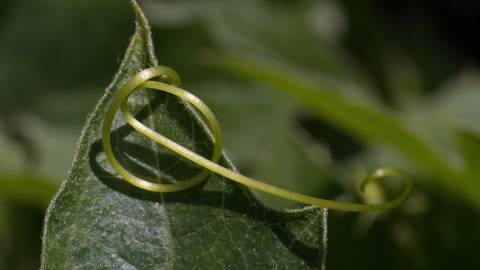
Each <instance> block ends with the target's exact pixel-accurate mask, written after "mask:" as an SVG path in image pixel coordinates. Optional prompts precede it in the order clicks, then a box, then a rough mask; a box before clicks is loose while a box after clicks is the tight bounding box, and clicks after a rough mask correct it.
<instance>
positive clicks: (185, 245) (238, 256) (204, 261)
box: [42, 1, 326, 269]
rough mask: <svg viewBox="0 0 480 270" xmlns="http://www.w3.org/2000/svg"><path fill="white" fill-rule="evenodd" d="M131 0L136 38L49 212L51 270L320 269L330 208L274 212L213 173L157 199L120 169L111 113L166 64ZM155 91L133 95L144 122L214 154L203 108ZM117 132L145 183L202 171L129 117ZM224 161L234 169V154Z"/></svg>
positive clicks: (127, 162)
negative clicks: (133, 82) (111, 147)
mask: <svg viewBox="0 0 480 270" xmlns="http://www.w3.org/2000/svg"><path fill="white" fill-rule="evenodd" d="M132 2H133V4H134V9H135V11H136V13H137V28H136V32H135V34H134V36H133V37H132V40H131V43H130V46H129V48H128V50H127V53H126V56H125V58H124V61H123V63H122V65H121V67H120V70H119V72H118V73H117V75H116V77H115V79H114V81H113V83H112V84H111V86H110V87H109V88H108V89H107V90H106V93H105V95H104V97H103V98H102V99H101V100H100V101H99V103H98V105H97V107H96V109H95V111H94V112H93V113H92V114H91V115H90V117H89V119H88V121H87V124H86V126H85V128H84V131H83V134H82V137H81V141H80V144H79V148H78V151H77V155H76V158H75V161H74V165H73V168H72V170H71V172H70V174H69V176H68V177H67V180H66V181H65V182H64V184H63V186H62V188H61V191H60V192H59V193H58V195H57V196H56V198H55V199H54V201H53V202H52V204H51V207H50V208H49V210H48V212H47V218H46V225H45V232H44V236H43V240H44V246H43V256H42V260H43V264H42V269H63V268H92V267H94V268H106V269H120V268H122V269H135V268H144V269H164V268H179V269H183V268H188V269H190V268H199V269H230V268H233V267H239V268H242V269H246V268H260V269H261V268H295V269H302V268H319V267H320V265H321V264H322V261H323V255H322V254H323V252H324V251H325V247H324V244H325V241H324V240H325V239H324V237H325V229H326V227H325V225H326V224H325V218H326V212H325V211H323V210H320V209H312V208H307V209H303V210H296V211H291V212H278V211H273V210H271V209H268V208H265V207H264V206H262V205H261V204H259V203H258V202H256V201H255V199H254V198H253V197H252V196H251V194H250V193H249V192H248V190H246V189H245V188H244V187H241V186H239V185H237V184H234V183H233V182H231V181H229V180H226V179H223V178H222V177H219V176H218V175H213V174H212V175H210V177H209V178H208V180H207V182H206V183H205V184H204V185H202V186H199V187H196V188H193V189H190V190H187V191H185V192H177V193H172V194H156V193H150V192H146V191H142V190H139V189H137V188H135V187H134V186H131V185H129V184H127V183H126V182H125V181H122V179H119V178H117V177H116V176H115V173H114V172H112V171H111V169H110V168H109V166H108V162H107V161H106V160H105V158H104V156H103V155H102V149H101V143H100V139H101V125H102V120H103V116H104V113H105V110H106V107H107V106H108V104H109V102H110V100H111V99H112V98H113V95H114V94H115V92H116V91H118V89H119V88H120V87H121V86H122V84H124V83H125V82H126V81H127V80H128V79H129V78H131V76H133V75H134V74H135V73H137V72H138V71H140V70H142V69H144V68H146V67H148V66H152V65H156V64H157V60H156V59H155V56H154V55H153V53H152V51H153V50H152V41H151V38H150V30H149V25H148V23H147V22H146V20H145V18H144V17H143V14H142V13H141V11H140V9H139V7H138V6H137V5H136V3H135V2H134V1H132ZM148 93H149V92H140V93H138V94H137V95H135V96H133V97H132V98H131V99H130V101H131V102H130V105H131V108H132V109H133V111H135V112H137V117H138V118H139V119H142V120H144V121H147V122H148V124H149V125H150V126H152V127H153V128H155V129H156V130H158V131H159V132H161V133H164V134H166V135H167V136H169V137H171V138H175V140H176V141H178V142H179V143H180V144H183V145H185V146H186V147H189V148H192V149H193V150H194V151H197V152H198V153H201V154H204V155H208V153H209V152H210V149H211V147H212V141H211V138H210V136H209V135H208V132H206V130H205V127H204V125H203V124H201V123H200V122H199V120H198V119H200V118H199V117H198V116H197V114H196V112H195V111H193V110H192V109H191V108H190V106H186V105H185V104H184V103H183V102H181V101H179V100H177V99H175V98H172V97H170V96H168V95H166V94H160V93H158V95H150V94H148ZM112 135H113V138H115V140H114V141H115V148H116V149H118V150H120V151H119V152H118V153H117V154H118V155H120V156H121V157H122V160H123V161H124V166H127V167H128V168H129V169H130V170H133V171H134V172H137V173H141V174H142V175H144V176H145V177H149V178H152V179H159V177H160V176H163V178H167V179H170V180H171V181H176V180H177V179H180V178H184V177H188V176H190V175H191V174H194V173H196V172H198V168H196V167H195V166H193V165H192V164H190V163H189V162H188V161H186V160H182V159H179V158H178V157H177V156H175V155H173V154H171V153H170V152H168V151H166V150H165V149H163V148H160V147H157V146H156V145H155V144H152V143H151V142H150V141H149V140H146V139H145V138H143V137H142V136H140V135H137V134H135V133H132V131H131V129H130V128H129V127H128V126H125V123H123V122H122V121H121V120H120V119H118V122H117V123H116V124H115V130H114V131H113V132H112ZM222 164H223V165H224V166H228V167H231V168H232V169H233V167H232V165H231V164H230V162H229V161H228V160H227V159H226V158H223V160H222ZM152 181H155V180H152ZM199 243H200V246H199ZM202 245H204V246H202Z"/></svg>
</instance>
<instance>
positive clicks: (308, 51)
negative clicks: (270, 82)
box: [205, 0, 370, 94]
mask: <svg viewBox="0 0 480 270" xmlns="http://www.w3.org/2000/svg"><path fill="white" fill-rule="evenodd" d="M322 2H323V1H322ZM222 3H223V5H219V6H218V7H217V8H216V9H212V12H210V13H209V14H208V15H209V16H208V17H206V18H205V20H206V22H207V25H208V27H209V28H208V29H209V30H210V32H211V33H212V36H213V38H214V39H215V41H216V43H217V44H219V45H220V46H222V47H223V48H224V49H229V50H232V49H234V50H241V51H243V52H245V51H249V52H254V53H257V54H262V55H270V56H274V57H278V58H281V59H287V60H288V61H289V62H294V63H296V64H297V65H300V66H302V67H307V68H309V69H312V70H315V71H318V72H319V73H321V74H325V75H326V76H327V77H329V78H332V79H334V80H338V81H341V82H342V83H344V84H346V85H347V84H348V85H350V87H351V88H356V89H358V88H360V89H362V91H363V92H364V93H362V94H367V91H368V90H370V88H369V87H366V86H368V85H370V82H369V79H368V78H367V76H366V75H365V73H364V72H363V69H362V68H360V67H359V66H358V64H357V63H356V61H355V60H354V59H353V57H352V56H351V55H350V54H349V53H348V51H347V50H345V49H344V48H343V47H342V46H341V45H339V44H335V45H334V44H331V43H330V42H327V41H326V40H325V38H322V36H321V35H318V34H317V31H318V30H317V28H318V26H316V22H315V21H313V20H312V18H311V17H310V16H309V14H310V13H311V12H312V11H314V10H316V12H317V13H318V12H320V10H319V9H321V8H322V6H321V5H320V4H318V3H316V2H315V1H296V2H289V3H287V2H284V3H282V4H273V3H272V2H270V1H265V0H246V1H223V2H222ZM325 8H328V5H324V9H325ZM337 8H340V6H337ZM324 19H325V17H324ZM329 23H330V25H328V28H329V29H335V28H336V26H335V25H332V24H333V23H335V21H330V22H329ZM338 31H341V27H339V28H338ZM357 92H358V91H357Z"/></svg>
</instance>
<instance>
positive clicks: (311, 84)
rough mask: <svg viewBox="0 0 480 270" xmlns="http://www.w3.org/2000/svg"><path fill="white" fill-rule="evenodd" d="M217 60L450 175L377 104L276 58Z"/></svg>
mask: <svg viewBox="0 0 480 270" xmlns="http://www.w3.org/2000/svg"><path fill="white" fill-rule="evenodd" d="M218 63H219V64H220V65H222V66H223V67H225V68H227V69H229V70H231V71H233V72H235V73H237V74H239V75H241V76H244V77H246V78H250V79H254V80H256V81H259V82H262V83H265V84H267V85H269V86H272V87H273V88H274V89H276V90H279V91H280V92H282V93H284V94H286V95H288V96H290V97H292V98H294V99H295V100H296V101H297V102H299V103H300V104H302V105H303V106H305V108H307V109H309V110H310V111H311V112H312V113H314V114H315V115H316V116H318V117H319V118H321V119H323V120H325V121H327V122H329V123H330V124H332V125H333V126H337V127H338V128H340V129H342V130H344V131H346V132H347V133H349V134H352V135H353V136H355V137H357V138H359V139H361V140H363V141H366V142H371V141H376V142H380V143H383V144H386V145H390V146H392V147H394V148H395V149H396V150H398V151H400V152H401V153H403V154H404V155H405V156H406V157H408V158H410V159H411V160H412V161H414V162H416V163H417V164H418V165H419V166H420V167H422V168H423V169H424V170H425V171H427V172H429V173H431V174H434V175H438V174H442V173H447V175H452V170H451V168H450V166H449V165H448V164H447V163H446V162H445V161H444V160H443V158H442V157H441V156H440V155H439V154H438V153H436V152H435V151H434V150H433V149H431V147H430V146H429V145H428V144H427V143H425V142H424V141H423V140H421V139H420V138H419V137H417V136H416V135H415V134H413V133H412V132H411V131H410V130H409V129H408V128H407V127H406V126H405V125H404V124H403V123H401V121H400V120H399V119H398V118H396V117H395V116H394V115H392V114H390V113H389V112H388V111H387V110H385V109H383V108H381V107H380V105H378V104H374V103H373V102H369V103H368V104H363V102H358V101H357V102H355V101H350V100H348V99H347V98H344V97H342V96H339V95H336V94H334V92H335V91H336V90H337V89H336V88H335V86H334V85H331V84H328V83H326V82H324V81H319V80H317V79H314V78H312V76H310V75H309V74H307V73H303V72H301V71H300V70H297V69H294V68H291V67H288V66H287V65H285V64H284V63H282V62H280V61H271V60H267V59H265V58H263V59H262V58H261V57H259V56H257V57H252V55H246V54H243V55H241V54H237V55H233V54H232V53H228V54H223V55H222V56H220V57H218Z"/></svg>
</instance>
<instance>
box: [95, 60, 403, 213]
mask: <svg viewBox="0 0 480 270" xmlns="http://www.w3.org/2000/svg"><path fill="white" fill-rule="evenodd" d="M157 77H159V78H162V79H163V80H165V81H169V82H171V83H170V84H169V83H163V82H159V81H154V80H151V79H153V78H157ZM180 85H181V80H180V77H179V76H178V74H177V73H176V72H175V71H174V70H173V69H171V68H169V67H165V66H157V67H152V68H148V69H145V70H143V71H141V72H139V73H138V74H136V75H135V76H133V77H132V79H130V81H128V82H127V83H126V84H125V85H124V86H123V87H122V88H121V89H120V90H119V91H118V92H117V94H116V95H115V96H114V98H113V100H112V102H111V104H110V106H109V107H108V109H107V112H106V115H105V118H104V122H103V128H102V144H103V149H104V151H105V155H106V158H107V160H108V162H109V163H110V164H111V166H112V167H113V169H114V170H115V171H116V172H117V173H118V174H119V175H120V176H121V177H122V178H123V179H125V180H126V181H128V182H129V183H131V184H132V185H134V186H136V187H138V188H141V189H144V190H148V191H152V192H176V191H181V190H185V189H188V188H191V187H194V186H196V185H198V184H200V183H201V182H202V181H204V180H205V179H206V178H207V177H208V175H209V174H210V173H212V172H213V173H216V174H218V175H221V176H223V177H225V178H228V179H230V180H233V181H235V182H237V183H240V184H242V185H244V186H246V187H249V188H252V189H256V190H259V191H262V192H265V193H269V194H271V195H274V196H278V197H280V198H284V199H287V200H291V201H295V202H298V203H302V204H307V205H312V206H316V207H320V208H329V209H335V210H341V211H352V212H367V211H381V210H389V209H393V208H396V207H398V206H400V205H402V204H403V203H404V202H405V201H406V200H407V199H408V197H409V196H410V193H411V191H412V181H411V179H410V177H409V176H408V175H407V174H405V173H404V172H403V171H401V170H398V169H394V168H381V169H376V170H374V171H372V172H371V173H369V174H368V175H367V176H366V177H365V178H364V179H363V181H362V183H361V184H360V191H361V192H363V191H364V189H365V186H366V185H367V184H369V183H371V182H373V181H376V180H379V179H381V178H385V177H388V176H397V177H400V178H401V179H403V184H404V185H403V190H402V191H401V193H400V194H399V195H398V196H397V197H396V198H394V199H393V200H391V201H388V202H385V203H380V204H357V203H348V202H340V201H334V200H326V199H321V198H317V197H313V196H307V195H304V194H300V193H297V192H293V191H290V190H286V189H282V188H279V187H276V186H273V185H269V184H266V183H264V182H261V181H258V180H255V179H252V178H250V177H247V176H244V175H242V174H240V173H238V172H235V171H232V170H230V169H228V168H225V167H223V166H221V165H219V164H218V161H219V160H220V158H221V155H222V143H223V138H222V133H221V130H220V124H219V122H218V120H217V118H216V117H215V115H214V114H213V113H212V111H211V110H210V109H209V108H208V107H207V105H205V103H203V102H202V101H201V100H200V99H199V98H198V97H196V96H194V95H193V94H191V93H190V92H188V91H186V90H184V89H182V88H180ZM139 89H153V90H158V91H163V92H167V93H169V94H172V95H175V96H177V97H179V98H180V99H182V100H184V101H186V102H188V103H190V104H191V105H193V106H194V107H195V108H196V109H197V110H198V111H199V112H200V113H201V114H203V116H204V117H205V119H206V120H207V122H208V124H209V126H210V129H211V132H212V134H213V140H214V149H213V154H212V156H211V157H210V159H207V158H205V157H203V156H201V155H199V154H197V153H195V152H193V151H191V150H189V149H187V148H185V147H183V146H182V145H180V144H177V143H176V142H175V141H173V140H171V139H169V138H167V137H165V136H163V135H161V134H159V133H157V132H156V131H154V130H152V129H150V128H149V127H147V126H146V125H144V124H143V123H141V122H140V121H138V120H137V119H136V118H135V117H134V116H133V115H132V114H131V113H130V111H129V109H128V98H129V97H130V95H132V94H133V93H134V92H135V91H137V90H139ZM118 110H120V111H121V114H122V116H123V119H124V120H125V122H126V123H128V124H129V125H130V126H131V127H132V128H133V129H135V130H136V131H137V132H139V133H140V134H142V135H144V136H146V137H147V138H149V139H151V140H153V141H155V142H157V143H159V144H161V145H163V146H164V147H166V148H168V149H170V150H171V151H173V152H175V153H177V154H178V155H180V156H183V157H184V158H186V159H188V160H190V161H192V162H194V163H196V164H198V165H200V166H201V167H202V168H203V170H202V171H201V172H200V173H199V174H198V175H196V176H194V177H192V178H189V179H187V180H185V181H181V182H176V183H173V184H162V183H154V182H151V181H149V180H146V179H143V178H140V177H138V176H136V175H134V174H132V173H131V172H129V171H128V170H127V169H125V168H124V167H123V166H122V165H121V164H120V163H119V162H118V160H117V159H116V158H115V155H114V153H113V150H112V145H111V140H110V131H111V128H112V124H113V121H114V118H115V114H116V113H117V111H118Z"/></svg>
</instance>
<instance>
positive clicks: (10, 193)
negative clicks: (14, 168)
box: [0, 175, 58, 209]
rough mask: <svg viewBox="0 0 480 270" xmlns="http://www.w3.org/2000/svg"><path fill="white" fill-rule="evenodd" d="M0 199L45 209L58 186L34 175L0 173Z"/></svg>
mask: <svg viewBox="0 0 480 270" xmlns="http://www.w3.org/2000/svg"><path fill="white" fill-rule="evenodd" d="M0 187H1V188H0V201H3V200H7V201H14V202H19V203H22V204H27V205H31V206H34V207H39V208H41V209H45V208H46V207H47V205H48V203H49V202H50V200H51V199H52V197H53V195H54V194H55V191H57V189H58V186H57V184H56V183H55V182H53V181H51V180H48V179H43V178H41V177H38V176H35V175H0Z"/></svg>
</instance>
